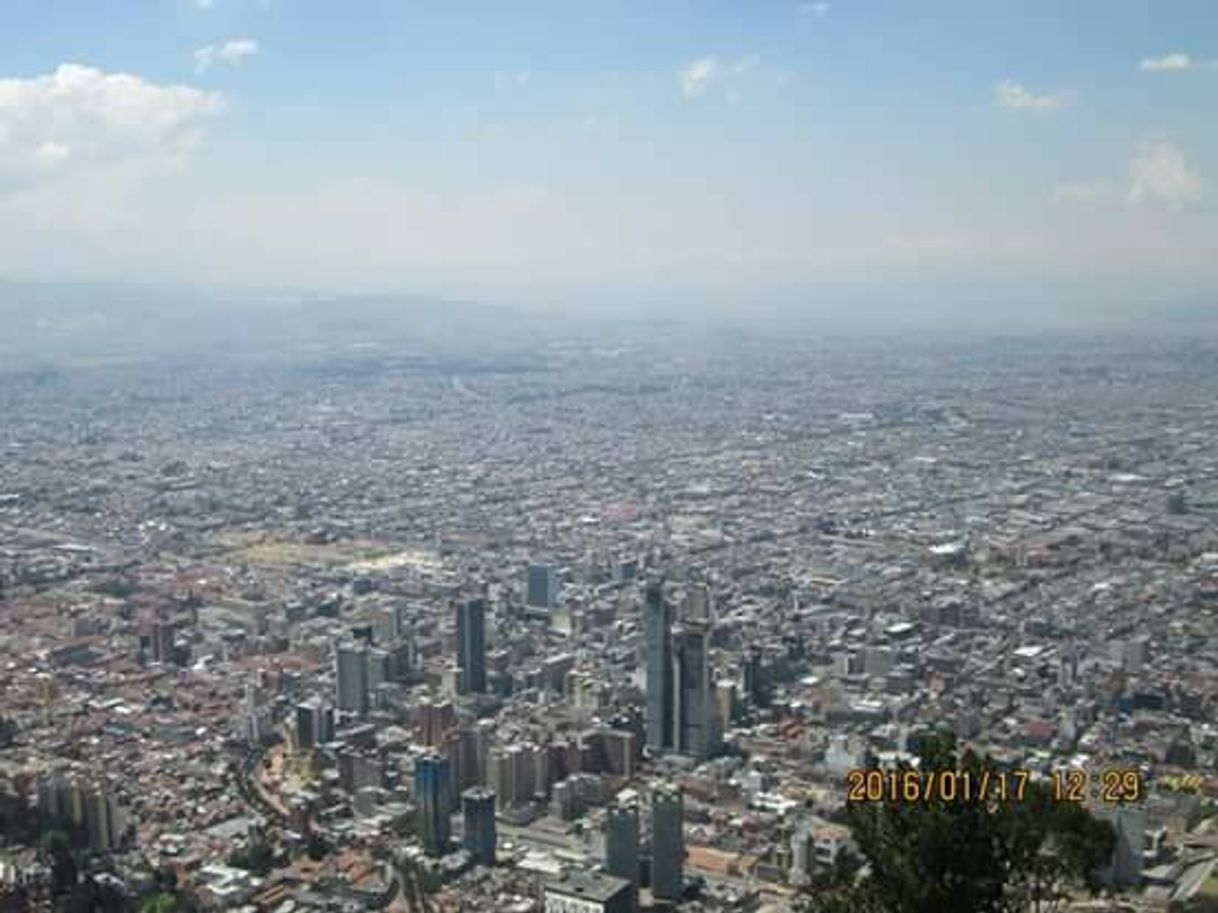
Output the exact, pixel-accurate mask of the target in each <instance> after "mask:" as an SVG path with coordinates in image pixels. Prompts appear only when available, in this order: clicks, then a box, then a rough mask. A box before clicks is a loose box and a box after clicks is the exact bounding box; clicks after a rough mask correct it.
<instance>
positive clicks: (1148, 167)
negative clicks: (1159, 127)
mask: <svg viewBox="0 0 1218 913" xmlns="http://www.w3.org/2000/svg"><path fill="white" fill-rule="evenodd" d="M1129 176H1130V180H1131V183H1130V187H1129V201H1130V202H1131V203H1153V202H1158V203H1165V204H1166V205H1167V206H1168V207H1170V208H1172V209H1179V208H1181V207H1183V206H1185V205H1187V204H1189V203H1196V202H1197V201H1198V200H1200V199H1201V195H1202V191H1203V186H1202V183H1201V178H1199V177H1198V176H1197V175H1196V174H1194V173H1193V172H1192V171H1190V170H1189V168H1188V165H1187V164H1186V163H1185V161H1184V154H1183V153H1182V152H1180V150H1179V149H1177V148H1176V147H1175V146H1173V145H1171V143H1163V142H1159V143H1152V144H1150V145H1149V146H1147V147H1146V148H1145V149H1143V150H1142V151H1141V152H1140V153H1138V155H1136V156H1134V159H1133V162H1132V163H1130V166H1129Z"/></svg>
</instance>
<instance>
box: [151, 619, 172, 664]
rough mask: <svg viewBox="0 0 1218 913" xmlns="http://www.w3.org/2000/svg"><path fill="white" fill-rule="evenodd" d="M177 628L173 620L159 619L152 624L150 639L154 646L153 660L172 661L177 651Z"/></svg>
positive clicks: (158, 661)
mask: <svg viewBox="0 0 1218 913" xmlns="http://www.w3.org/2000/svg"><path fill="white" fill-rule="evenodd" d="M175 633H176V629H175V627H174V625H173V622H170V621H157V622H155V623H153V625H152V633H151V634H150V635H149V641H150V644H151V647H152V661H153V662H156V663H171V662H173V661H174V660H175V658H176V656H177V653H176V650H175V649H174V635H175Z"/></svg>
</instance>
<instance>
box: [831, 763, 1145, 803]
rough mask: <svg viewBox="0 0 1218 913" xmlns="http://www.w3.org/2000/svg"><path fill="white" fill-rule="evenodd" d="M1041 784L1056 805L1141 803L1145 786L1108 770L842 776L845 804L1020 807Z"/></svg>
mask: <svg viewBox="0 0 1218 913" xmlns="http://www.w3.org/2000/svg"><path fill="white" fill-rule="evenodd" d="M1034 783H1045V784H1046V785H1047V787H1048V789H1047V795H1048V797H1049V798H1051V799H1052V800H1054V801H1056V802H1079V803H1082V802H1086V801H1087V800H1088V799H1091V800H1094V801H1098V802H1107V803H1131V802H1140V801H1141V800H1142V798H1143V797H1144V783H1143V780H1142V774H1141V772H1140V771H1138V770H1136V769H1133V768H1129V769H1111V770H1102V771H1096V772H1089V771H1085V770H1081V769H1078V768H1069V769H1065V770H1054V771H1051V772H1050V773H1049V774H1048V775H1044V776H1041V775H1037V774H1035V773H1033V772H1032V771H1030V770H1022V769H1018V768H1016V769H989V768H982V769H975V770H928V771H921V770H912V769H904V770H878V769H866V770H862V769H860V770H852V771H850V772H849V773H848V774H847V776H846V802H847V803H848V804H861V803H867V802H889V803H897V802H905V803H915V802H948V803H950V802H983V801H985V802H988V801H998V802H1023V801H1025V800H1026V799H1029V798H1031V797H1032V795H1033V793H1032V792H1031V789H1032V784H1034Z"/></svg>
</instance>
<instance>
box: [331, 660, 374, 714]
mask: <svg viewBox="0 0 1218 913" xmlns="http://www.w3.org/2000/svg"><path fill="white" fill-rule="evenodd" d="M334 686H335V697H336V698H337V703H338V709H339V710H341V711H343V712H345V713H354V714H356V715H358V716H367V715H368V651H367V648H366V647H365V646H363V645H356V644H354V643H351V642H346V643H339V644H337V645H335V648H334Z"/></svg>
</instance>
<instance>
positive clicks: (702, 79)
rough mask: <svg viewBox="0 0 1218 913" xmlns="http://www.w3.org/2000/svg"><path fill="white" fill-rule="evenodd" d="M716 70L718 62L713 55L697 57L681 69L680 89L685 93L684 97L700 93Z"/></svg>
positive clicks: (709, 82)
mask: <svg viewBox="0 0 1218 913" xmlns="http://www.w3.org/2000/svg"><path fill="white" fill-rule="evenodd" d="M718 72H719V63H718V61H716V60H715V58H714V57H699V58H698V59H697V60H695V61H694V62H693V63H691V64H690V65H689V66H687V67H686V68H685V69H683V70H682V71H681V73H680V75H679V79H680V81H681V91H682V92H684V93H685V97H686V98H693V97H694V96H695V95H701V94H702V93H703V92H704V91H705V90H706V88H707V86H709V85H710V84H711V81H712V80H713V79H714V78H715V76H716V74H717V73H718Z"/></svg>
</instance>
